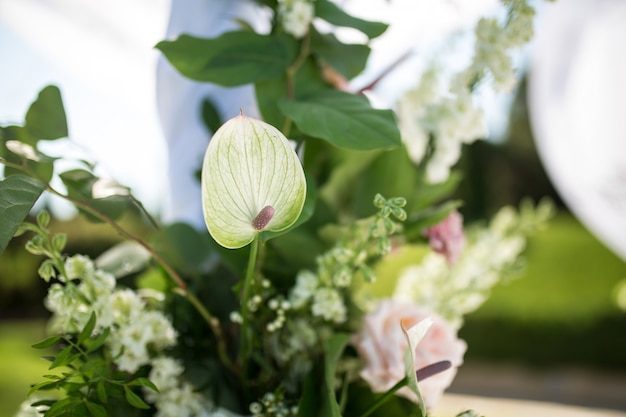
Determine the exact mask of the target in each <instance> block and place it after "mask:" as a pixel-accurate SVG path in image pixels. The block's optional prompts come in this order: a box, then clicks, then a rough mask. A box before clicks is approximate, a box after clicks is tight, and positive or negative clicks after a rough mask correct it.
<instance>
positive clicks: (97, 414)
mask: <svg viewBox="0 0 626 417" xmlns="http://www.w3.org/2000/svg"><path fill="white" fill-rule="evenodd" d="M85 404H86V405H87V410H89V413H91V415H92V416H93V417H107V416H108V413H107V410H106V408H104V407H103V406H101V405H100V404H97V403H94V402H91V401H87V402H85Z"/></svg>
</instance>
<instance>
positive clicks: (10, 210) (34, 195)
mask: <svg viewBox="0 0 626 417" xmlns="http://www.w3.org/2000/svg"><path fill="white" fill-rule="evenodd" d="M43 190H44V184H42V183H41V182H40V181H37V180H35V179H32V178H30V177H26V176H24V175H12V176H10V177H8V178H5V179H4V180H2V181H0V254H1V253H2V252H4V250H5V249H6V247H7V244H8V243H9V241H10V240H11V239H12V238H13V235H14V234H15V232H16V231H17V229H18V227H19V225H20V224H21V223H22V222H23V221H24V219H25V218H26V216H27V215H28V213H29V212H30V209H31V208H32V207H33V205H34V204H35V202H36V201H37V199H38V198H39V196H40V195H41V193H42V191H43Z"/></svg>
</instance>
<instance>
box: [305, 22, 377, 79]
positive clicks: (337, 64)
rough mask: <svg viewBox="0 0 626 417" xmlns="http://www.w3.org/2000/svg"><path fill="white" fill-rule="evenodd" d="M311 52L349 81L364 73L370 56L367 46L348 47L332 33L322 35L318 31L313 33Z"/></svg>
mask: <svg viewBox="0 0 626 417" xmlns="http://www.w3.org/2000/svg"><path fill="white" fill-rule="evenodd" d="M311 50H312V51H313V53H314V54H315V55H317V56H318V57H320V58H321V59H322V60H323V61H324V62H325V63H326V64H328V65H329V66H330V67H332V68H333V69H334V70H336V71H337V72H339V73H340V74H341V75H343V76H344V77H345V78H346V79H348V80H349V79H352V78H354V77H356V76H357V75H358V74H360V73H361V72H362V71H363V69H364V68H365V64H366V63H367V58H368V56H369V54H370V48H369V47H368V46H367V45H362V44H355V45H346V44H344V43H342V42H340V41H339V40H338V39H337V38H336V37H335V36H334V35H333V34H332V33H327V34H321V33H319V32H318V31H316V30H312V31H311Z"/></svg>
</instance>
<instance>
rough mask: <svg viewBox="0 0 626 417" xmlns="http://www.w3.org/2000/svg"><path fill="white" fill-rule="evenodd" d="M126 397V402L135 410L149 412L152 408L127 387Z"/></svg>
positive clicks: (125, 390) (125, 387) (125, 388)
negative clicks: (139, 409)
mask: <svg viewBox="0 0 626 417" xmlns="http://www.w3.org/2000/svg"><path fill="white" fill-rule="evenodd" d="M124 397H125V398H126V401H128V404H130V405H132V406H133V407H135V408H141V409H142V410H147V409H149V408H150V406H149V405H148V404H146V403H145V401H144V400H143V399H141V397H140V396H139V395H137V394H135V393H134V392H133V391H132V390H131V389H130V388H128V387H127V386H124Z"/></svg>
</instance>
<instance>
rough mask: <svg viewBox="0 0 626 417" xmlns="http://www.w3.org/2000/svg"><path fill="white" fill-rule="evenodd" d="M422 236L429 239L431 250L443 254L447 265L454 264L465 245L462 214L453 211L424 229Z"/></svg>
mask: <svg viewBox="0 0 626 417" xmlns="http://www.w3.org/2000/svg"><path fill="white" fill-rule="evenodd" d="M424 236H426V237H427V238H428V239H429V242H428V243H429V245H430V247H431V248H432V250H434V251H435V252H437V253H440V254H442V255H444V256H445V257H446V260H447V261H448V264H449V265H454V264H455V263H456V261H458V260H459V256H461V252H463V248H464V247H465V233H464V232H463V216H462V215H461V213H459V212H458V211H453V212H452V213H450V214H449V215H448V217H446V218H445V219H444V220H443V221H442V222H441V223H437V224H436V225H434V226H432V227H429V228H427V229H426V230H424Z"/></svg>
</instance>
